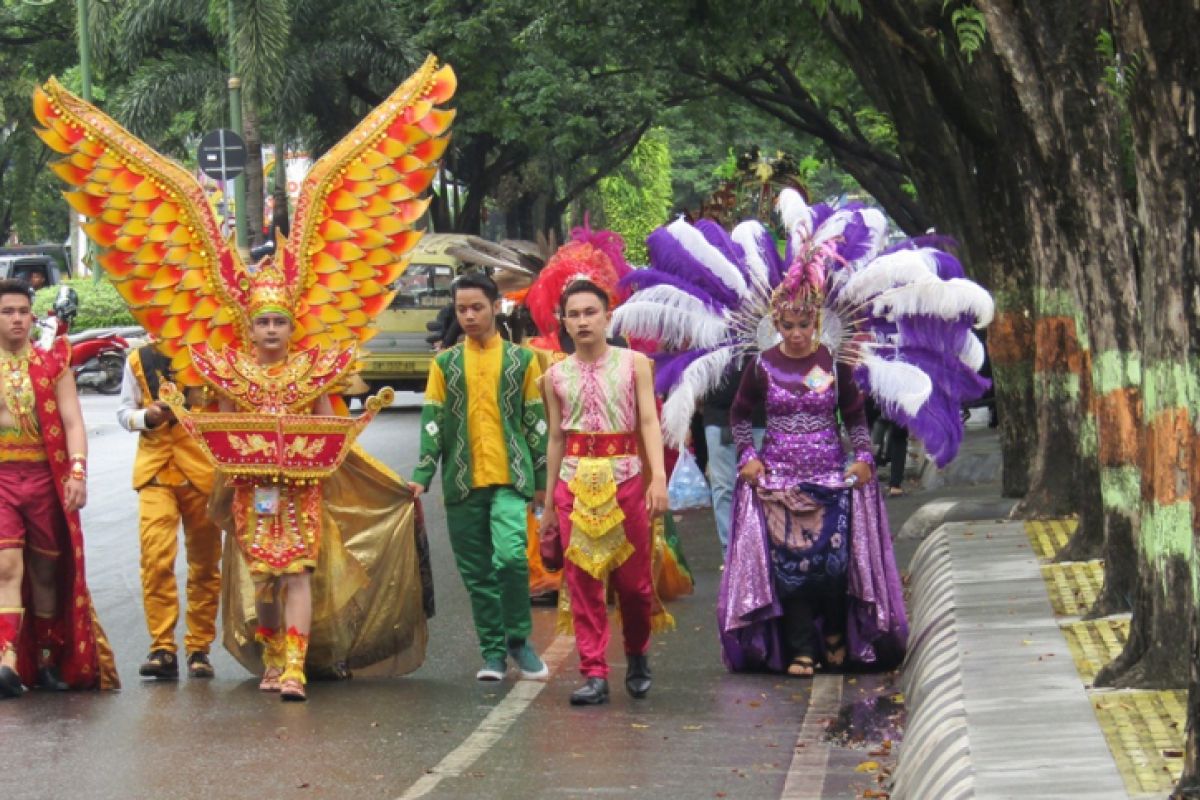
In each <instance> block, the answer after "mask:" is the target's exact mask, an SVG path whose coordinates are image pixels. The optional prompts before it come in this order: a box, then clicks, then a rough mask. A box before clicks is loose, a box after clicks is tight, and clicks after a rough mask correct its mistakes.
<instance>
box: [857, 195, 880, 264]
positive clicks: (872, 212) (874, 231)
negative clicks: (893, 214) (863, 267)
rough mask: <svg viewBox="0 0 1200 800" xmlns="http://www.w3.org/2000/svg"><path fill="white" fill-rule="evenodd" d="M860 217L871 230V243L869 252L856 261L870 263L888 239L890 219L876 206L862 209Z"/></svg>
mask: <svg viewBox="0 0 1200 800" xmlns="http://www.w3.org/2000/svg"><path fill="white" fill-rule="evenodd" d="M859 218H860V219H861V220H862V221H863V223H864V224H865V225H866V226H867V230H869V231H871V238H870V242H871V244H870V247H868V248H867V252H865V253H863V255H861V256H860V257H859V258H858V259H857V260H856V261H855V262H854V263H855V264H869V263H871V261H872V260H874V258H875V257H876V256H877V255H879V251H880V250H882V249H883V244H884V242H886V241H887V232H888V219H887V216H886V215H885V214H884V213H883V212H882V211H880V210H879V209H878V208H874V207H871V208H864V209H862V210H860V211H859Z"/></svg>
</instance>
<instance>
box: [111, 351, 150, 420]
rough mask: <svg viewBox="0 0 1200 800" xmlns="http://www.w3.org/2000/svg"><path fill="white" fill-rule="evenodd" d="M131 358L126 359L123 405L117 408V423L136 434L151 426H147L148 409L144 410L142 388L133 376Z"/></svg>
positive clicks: (122, 388)
mask: <svg viewBox="0 0 1200 800" xmlns="http://www.w3.org/2000/svg"><path fill="white" fill-rule="evenodd" d="M130 358H132V356H131V357H130ZM130 358H127V359H125V369H124V372H123V373H122V375H121V404H120V405H119V406H118V407H117V422H118V423H119V424H120V425H121V427H122V428H124V429H125V430H127V431H129V432H130V433H136V432H137V431H144V430H146V428H148V427H150V426H149V425H147V424H146V409H144V408H142V387H140V386H138V382H137V377H135V376H134V374H133V365H132V364H131V363H130Z"/></svg>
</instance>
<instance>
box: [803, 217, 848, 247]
mask: <svg viewBox="0 0 1200 800" xmlns="http://www.w3.org/2000/svg"><path fill="white" fill-rule="evenodd" d="M857 215H858V212H857V211H847V210H846V209H842V210H840V211H835V212H833V213H832V214H830V215H829V216H828V217H826V218H825V221H824V222H822V223H821V224H820V226H819V227H818V228H817V229H816V230H815V231H813V235H812V243H813V244H814V245H820V244H824V243H825V242H828V241H829V240H831V239H836V238H837V237H839V236H841V235H842V232H843V231H845V230H846V226H847V225H849V224H850V223H851V222H852V221H853V220H854V218H855V217H856V216H857Z"/></svg>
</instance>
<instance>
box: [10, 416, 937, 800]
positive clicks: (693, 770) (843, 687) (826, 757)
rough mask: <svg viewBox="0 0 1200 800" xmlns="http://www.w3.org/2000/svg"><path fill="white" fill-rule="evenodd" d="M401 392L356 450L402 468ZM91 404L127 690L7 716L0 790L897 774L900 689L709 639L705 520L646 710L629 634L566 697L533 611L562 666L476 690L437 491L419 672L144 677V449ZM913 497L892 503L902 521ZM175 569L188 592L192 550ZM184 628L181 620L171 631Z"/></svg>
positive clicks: (97, 486)
mask: <svg viewBox="0 0 1200 800" xmlns="http://www.w3.org/2000/svg"><path fill="white" fill-rule="evenodd" d="M401 398H402V399H401V401H400V404H404V405H406V406H407V407H406V408H405V407H398V408H393V409H391V410H389V411H388V412H386V413H384V414H382V415H380V417H379V418H378V419H377V420H376V421H375V422H374V423H373V424H372V425H371V427H370V428H369V429H368V431H367V433H366V434H365V435H364V436H363V444H364V445H365V446H366V448H367V449H368V450H369V451H370V452H371V453H373V454H374V455H376V456H377V457H379V458H380V459H381V460H383V461H384V462H386V463H387V464H389V465H390V466H391V467H393V468H394V469H396V470H398V471H399V472H400V473H401V474H402V475H408V474H410V473H411V470H412V468H413V465H414V464H415V462H416V457H417V439H418V420H419V417H418V415H419V408H418V407H417V403H418V402H419V397H417V396H415V395H402V396H401ZM83 402H84V414H85V418H86V420H87V422H88V428H89V433H90V449H91V459H90V465H89V466H90V475H91V477H90V480H89V490H90V493H91V497H90V502H89V504H88V506H87V508H86V509H85V511H84V532H85V537H86V541H87V558H88V578H89V585H90V587H91V590H92V594H93V597H94V599H95V603H96V606H97V609H98V612H99V615H100V619H101V621H102V623H103V624H104V626H105V629H106V631H107V632H108V636H109V639H110V640H111V643H112V645H113V647H114V649H115V651H116V655H117V663H118V667H119V669H120V672H121V679H122V682H123V684H124V688H123V689H122V690H121V691H120V692H113V693H70V694H65V695H46V694H41V693H33V694H28V695H26V696H25V697H24V698H22V699H20V700H17V701H8V702H4V703H2V704H0V742H2V743H3V752H4V754H5V756H6V758H5V762H6V768H5V779H4V780H3V782H2V785H3V787H4V788H3V791H0V796H3V797H6V798H63V797H68V796H71V797H87V798H177V797H179V798H255V800H261V799H262V798H309V797H312V798H318V797H319V798H342V797H355V798H381V799H387V800H396V799H397V798H404V799H405V800H408V799H409V798H416V797H430V798H483V797H490V798H522V799H524V798H587V797H654V798H662V799H668V800H673V799H674V798H680V799H685V798H709V797H728V798H737V799H738V800H753V799H756V798H779V797H784V796H786V797H789V798H855V797H863V796H868V797H870V796H872V795H871V794H865V793H866V792H868V791H878V790H879V786H878V783H877V775H878V771H877V769H875V768H874V765H878V766H881V767H884V768H886V766H887V765H888V763H889V762H890V754H889V753H888V752H887V746H886V745H884V744H881V743H882V742H884V741H885V740H891V739H894V738H895V737H896V736H897V731H896V727H897V724H898V721H899V720H901V719H902V712H901V711H900V710H899V709H898V708H897V707H896V705H895V704H894V703H893V702H892V701H891V700H890V699H889V698H891V696H892V695H893V693H894V690H893V689H892V688H891V684H890V681H891V677H890V676H887V675H857V676H856V675H848V676H837V675H819V676H818V678H817V679H816V680H815V681H808V680H789V679H786V678H783V677H781V676H772V675H731V674H729V673H727V672H726V671H725V670H724V668H723V667H722V666H721V662H720V655H719V650H718V646H717V640H716V635H715V614H714V609H715V605H716V593H717V584H718V580H719V561H720V550H719V547H718V545H717V541H716V534H715V532H714V529H713V526H712V522H711V516H710V515H708V514H695V513H693V514H689V515H688V516H686V517H684V518H683V521H682V524H681V538H682V540H683V545H684V549H685V552H686V554H687V558H688V560H689V562H690V564H691V566H692V569H693V572H694V574H695V576H696V582H697V585H696V592H695V594H694V595H692V596H691V597H687V598H682V599H680V600H676V601H674V602H673V603H672V604H671V606H670V608H671V611H672V613H673V614H674V615H675V617H676V620H677V622H678V628H677V630H675V631H673V632H670V633H666V634H662V635H658V636H656V637H655V642H654V645H653V648H652V650H651V666H652V668H653V670H654V679H655V681H654V688H653V691H652V692H651V694H650V696H649V698H647V699H645V700H642V701H634V700H632V699H631V698H629V697H628V695H626V694H625V692H624V690H623V683H622V681H623V676H624V656H623V654H622V651H621V647H620V643H619V640H620V637H619V634H618V635H616V636H614V639H613V644H612V647H611V648H610V651H609V658H610V663H611V664H612V667H613V674H612V675H611V676H610V682H611V686H612V701H611V703H610V704H609V705H607V706H601V707H598V708H584V709H579V708H572V707H570V706H569V705H568V703H567V698H568V696H569V694H570V693H571V691H572V690H573V689H574V688H575V687H576V686H577V685H578V683H579V677H578V673H577V666H578V660H577V657H576V655H575V652H574V647H573V640H571V639H569V638H565V637H556V636H555V634H554V630H553V621H554V619H553V617H554V611H553V609H549V608H535V609H534V621H535V632H534V636H533V640H534V643H535V644H536V645H537V647H538V648H539V650H542V651H545V652H546V655H547V660H548V661H549V662H556V663H557V666H556V668H555V669H554V672H553V674H552V675H551V678H550V680H549V682H548V683H546V684H544V685H543V684H539V683H533V682H516V681H513V680H511V679H510V680H508V681H505V682H503V683H500V684H494V683H493V684H481V683H477V682H476V681H475V680H474V673H475V670H476V669H477V668H478V667H479V657H478V652H477V649H476V644H475V639H474V633H473V629H472V627H471V623H470V616H469V611H468V605H467V598H466V593H465V591H464V590H463V588H462V584H461V581H460V580H459V578H458V575H457V573H456V571H455V569H454V564H453V558H452V555H451V553H450V549H449V543H448V540H447V537H446V529H445V515H444V514H443V512H442V508H441V500H440V496H439V493H438V490H437V488H436V486H437V481H435V488H434V490H433V491H432V492H431V493H430V495H429V496H428V498H427V500H426V505H425V507H426V520H427V525H428V528H429V536H430V540H431V545H432V549H433V566H434V582H435V587H436V591H437V604H438V614H437V616H436V617H435V618H434V619H433V620H431V621H430V641H429V648H428V652H427V657H426V661H425V664H424V665H423V666H422V667H421V668H420V669H419V670H417V671H416V672H415V673H413V674H412V675H409V676H407V677H404V678H400V679H391V680H383V679H378V680H369V679H355V680H352V681H348V682H343V683H337V684H331V683H313V684H310V687H309V698H310V700H309V702H308V703H307V704H283V703H280V702H279V701H278V699H277V698H276V697H274V696H267V695H263V694H261V693H259V692H258V691H257V680H256V678H255V677H254V676H251V675H249V674H248V673H246V672H245V670H243V669H242V668H241V666H240V665H238V664H237V663H236V662H235V661H234V660H233V659H232V657H230V656H229V655H228V654H226V653H225V652H224V650H222V649H219V648H217V649H214V651H213V654H212V655H213V663H214V666H215V667H216V670H217V677H216V678H215V679H213V680H208V681H190V680H188V679H187V678H186V677H185V678H182V679H181V680H180V681H178V682H177V683H156V682H145V681H143V680H142V679H141V678H139V677H138V675H137V668H138V664H139V663H140V661H141V660H142V658H143V657H144V656H145V654H146V646H147V642H148V638H147V634H146V631H145V626H144V621H143V618H142V609H141V588H140V582H139V578H138V537H137V498H136V495H135V493H134V492H133V490H132V489H131V488H130V471H131V467H132V461H133V456H134V451H135V447H136V438H135V437H134V436H133V435H131V434H127V433H126V432H125V431H123V430H121V429H120V428H119V427H118V426H117V425H116V421H115V409H116V400H115V398H106V397H100V396H96V395H85V396H84V398H83ZM398 405H399V404H398ZM917 503H918V501H917V499H916V498H904V499H903V500H901V501H898V504H897V506H896V509H895V510H896V512H899V514H898V516H896V517H894V519H893V526H894V527H896V528H898V527H899V524H900V522H901V518H902V517H903V516H905V515H906V514H907V513H908V512H909V510H910V508H911V507H915V506H916V505H917ZM181 550H182V548H181ZM902 558H903V554H902ZM179 567H180V569H179V576H180V581H181V585H182V579H183V574H184V573H183V561H182V555H181V560H180V563H179ZM182 633H183V631H182V622H181V625H180V630H179V638H180V640H182ZM219 641H220V637H219V636H218V642H219ZM875 796H882V795H875Z"/></svg>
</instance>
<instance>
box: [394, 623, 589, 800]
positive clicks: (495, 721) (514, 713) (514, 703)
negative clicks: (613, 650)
mask: <svg viewBox="0 0 1200 800" xmlns="http://www.w3.org/2000/svg"><path fill="white" fill-rule="evenodd" d="M574 649H575V637H574V636H556V637H555V638H554V641H553V642H551V643H550V647H549V648H547V649H546V651H545V652H544V653H542V660H543V661H545V662H546V666H547V667H549V669H550V675H551V676H553V675H554V673H555V672H557V671H558V668H559V667H560V666H562V662H563V661H565V660H566V658H567V656H569V655H570V654H571V652H572V651H573V650H574ZM547 683H549V679H547V680H544V681H517V682H516V684H515V685H514V686H513V688H512V689H511V690H509V693H508V694H507V695H505V696H504V699H503V700H501V701H500V702H499V703H498V704H496V707H495V708H493V709H492V710H491V711H490V712H489V713H488V715H487V716H486V717H484V718H483V721H482V722H480V723H479V726H478V727H477V728H475V730H474V731H473V732H472V733H471V735H470V736H468V737H467V738H466V739H464V740H463V743H462V744H460V745H459V746H458V747H456V748H454V749H453V750H451V751H450V752H449V753H447V754H446V757H445V758H443V759H442V760H441V761H439V762H438V764H437V766H435V767H434V768H433V769H431V770H429V772H427V773H426V774H425V775H423V776H421V779H420V780H418V781H417V782H416V783H414V784H413V785H412V786H410V787H408V791H406V792H405V793H404V794H402V795H400V797H399V798H398V800H416V798H418V797H424V796H425V795H427V794H429V793H430V792H432V791H433V790H434V789H435V788H437V785H438V784H439V783H441V782H442V781H443V780H444V779H445V778H457V777H459V776H461V775H462V774H463V773H464V772H466V771H467V770H468V769H470V767H471V765H472V764H474V763H475V762H476V761H478V760H479V758H480V756H482V755H483V754H484V753H486V752H487V751H488V750H491V749H492V747H493V746H494V745H495V744H496V742H498V741H500V738H501V737H502V736H504V734H505V733H506V732H507V731H508V729H509V728H511V727H512V724H513V723H514V722H516V721H517V718H518V717H520V716H521V714H522V713H524V711H525V709H527V708H529V706H530V704H531V703H533V701H534V698H536V697H537V696H538V695H539V694H541V693H542V690H543V689H545V688H546V684H547Z"/></svg>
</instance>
